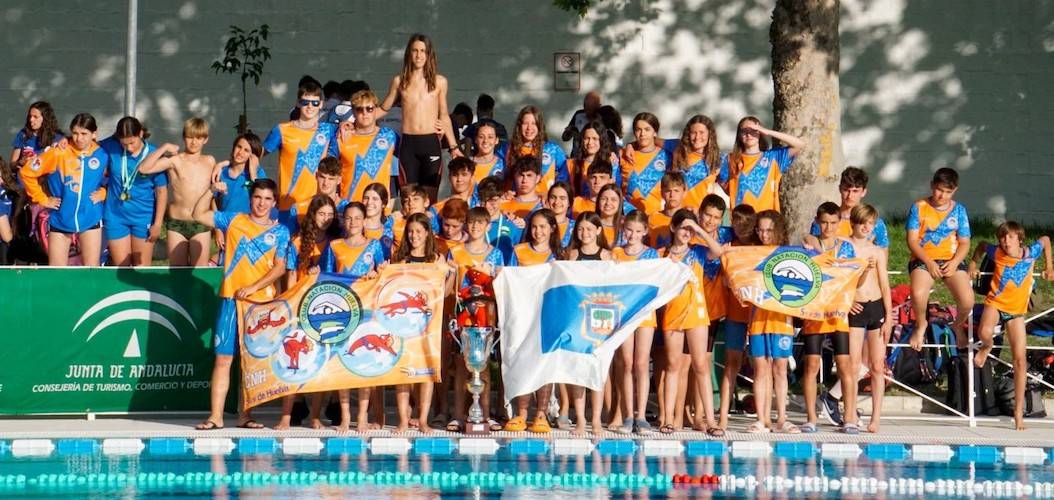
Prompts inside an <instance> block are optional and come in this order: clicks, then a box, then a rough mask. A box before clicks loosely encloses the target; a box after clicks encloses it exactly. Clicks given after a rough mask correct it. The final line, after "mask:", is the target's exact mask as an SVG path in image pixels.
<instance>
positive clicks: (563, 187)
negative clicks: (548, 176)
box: [545, 181, 575, 248]
mask: <svg viewBox="0 0 1054 500" xmlns="http://www.w3.org/2000/svg"><path fill="white" fill-rule="evenodd" d="M571 192H572V191H571V186H570V185H568V184H567V183H566V182H562V181H557V182H554V183H553V187H551V188H549V193H548V194H547V195H546V196H545V207H546V208H548V209H549V210H552V212H553V216H554V217H555V218H556V227H557V228H558V229H559V233H558V234H557V237H558V238H559V240H558V241H559V242H560V247H561V248H563V247H566V246H567V245H570V244H571V234H572V232H573V231H574V229H575V220H574V219H571V218H569V217H568V216H567V212H568V211H569V210H570V208H571Z"/></svg>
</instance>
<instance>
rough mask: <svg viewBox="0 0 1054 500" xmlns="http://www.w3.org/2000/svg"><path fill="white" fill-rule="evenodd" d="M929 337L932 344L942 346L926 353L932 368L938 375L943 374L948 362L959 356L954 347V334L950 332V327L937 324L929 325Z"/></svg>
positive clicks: (957, 350) (957, 349)
mask: <svg viewBox="0 0 1054 500" xmlns="http://www.w3.org/2000/svg"><path fill="white" fill-rule="evenodd" d="M927 333H929V337H930V340H931V342H932V343H934V344H939V345H942V346H943V347H938V348H935V349H933V350H932V351H930V352H929V353H928V356H930V358H931V361H932V362H933V368H934V369H935V370H936V371H937V373H938V374H944V373H945V372H944V370H943V369H944V367H945V366H946V365H947V363H948V360H950V359H954V358H955V357H956V356H958V355H959V348H958V347H956V342H955V332H954V331H952V329H951V327H950V326H947V325H943V324H941V323H938V322H933V323H930V329H929V332H927Z"/></svg>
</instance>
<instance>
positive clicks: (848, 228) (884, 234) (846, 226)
mask: <svg viewBox="0 0 1054 500" xmlns="http://www.w3.org/2000/svg"><path fill="white" fill-rule="evenodd" d="M809 234H811V235H813V236H816V237H819V236H820V225H819V224H817V223H816V221H813V223H812V226H811V227H810V228H809ZM834 234H835V236H840V237H842V238H848V237H850V236H852V235H853V225H852V224H851V223H850V222H849V218H848V217H845V218H842V219H841V220H839V221H838V230H837V231H836V232H835V233H834ZM868 241H870V242H871V243H873V244H874V245H875V246H877V247H879V248H882V249H886V250H888V249H889V229H888V228H886V221H884V220H882V218H881V217H879V218H878V220H876V221H875V228H874V229H872V230H871V236H870V237H869V238H868Z"/></svg>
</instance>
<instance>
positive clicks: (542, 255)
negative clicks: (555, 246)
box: [509, 243, 553, 266]
mask: <svg viewBox="0 0 1054 500" xmlns="http://www.w3.org/2000/svg"><path fill="white" fill-rule="evenodd" d="M552 260H553V254H552V252H539V251H537V250H535V249H533V248H531V244H530V243H520V244H519V245H516V246H514V247H512V259H511V260H510V261H509V265H510V266H535V265H538V264H545V263H546V262H550V261H552Z"/></svg>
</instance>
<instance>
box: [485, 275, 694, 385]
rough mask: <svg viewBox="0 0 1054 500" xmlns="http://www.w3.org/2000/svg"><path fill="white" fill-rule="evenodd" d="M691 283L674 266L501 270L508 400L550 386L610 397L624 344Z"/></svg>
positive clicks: (497, 286) (498, 285)
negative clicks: (610, 377) (614, 365)
mask: <svg viewBox="0 0 1054 500" xmlns="http://www.w3.org/2000/svg"><path fill="white" fill-rule="evenodd" d="M691 276H692V273H691V271H690V270H689V269H688V267H687V266H685V265H683V264H680V263H675V262H673V261H671V260H669V259H652V260H639V261H636V262H623V263H615V262H613V261H600V262H595V261H594V262H568V261H556V262H553V263H551V264H545V265H536V266H526V267H505V268H502V270H501V273H500V274H499V275H498V278H497V279H496V280H495V281H494V293H495V297H496V299H497V303H498V318H499V320H498V324H499V328H500V330H501V372H502V378H503V380H504V383H505V397H506V398H509V399H511V398H514V397H516V396H522V395H524V394H529V393H531V392H533V391H535V390H537V389H538V388H540V387H542V386H543V385H545V384H550V383H566V384H573V385H579V386H584V387H588V388H590V389H594V390H601V389H603V387H604V381H605V379H607V373H608V369H609V368H610V366H611V360H612V358H613V357H614V354H615V351H616V350H617V349H618V348H619V346H621V345H622V342H623V341H625V340H626V337H627V336H628V335H630V334H632V333H633V330H635V329H636V328H637V326H638V325H639V324H640V323H641V322H642V321H644V320H645V319H646V318H647V317H648V315H649V314H650V313H651V312H652V311H654V310H655V309H658V308H659V307H661V306H663V305H665V304H666V303H667V302H669V301H670V300H671V299H673V298H674V297H676V296H677V294H678V293H680V292H681V290H682V289H683V288H684V285H685V283H687V282H688V280H689V279H690V278H691Z"/></svg>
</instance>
